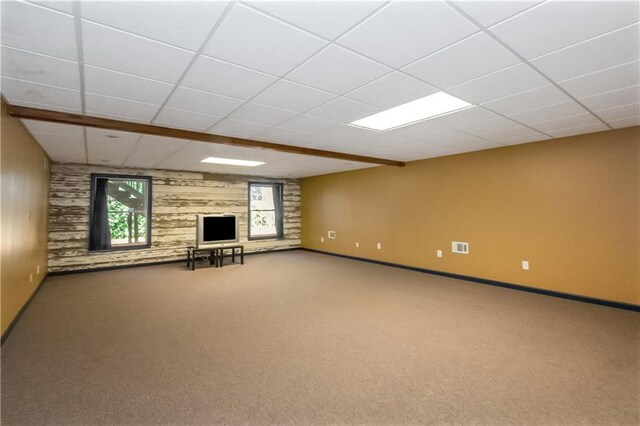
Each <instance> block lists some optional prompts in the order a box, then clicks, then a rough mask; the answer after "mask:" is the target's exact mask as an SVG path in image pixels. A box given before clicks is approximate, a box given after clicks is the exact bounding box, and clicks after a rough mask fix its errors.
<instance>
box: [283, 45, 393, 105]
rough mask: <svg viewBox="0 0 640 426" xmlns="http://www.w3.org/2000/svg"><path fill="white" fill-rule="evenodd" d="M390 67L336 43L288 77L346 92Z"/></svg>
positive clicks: (318, 86) (317, 86)
mask: <svg viewBox="0 0 640 426" xmlns="http://www.w3.org/2000/svg"><path fill="white" fill-rule="evenodd" d="M390 71H391V69H390V68H387V67H385V66H382V65H379V64H377V63H375V62H373V61H371V60H369V59H367V58H364V57H362V56H359V55H356V54H354V53H351V52H349V51H347V50H345V49H343V48H341V47H338V46H334V45H332V46H329V47H328V48H327V49H325V50H323V51H322V52H321V53H319V54H318V55H316V56H315V57H313V58H312V59H311V60H309V61H308V62H306V63H305V64H303V65H302V66H301V67H300V68H298V69H296V70H294V71H293V72H292V73H291V74H289V75H288V76H287V78H288V79H289V80H293V81H297V82H298V83H302V84H306V85H308V86H312V87H315V88H318V89H321V90H326V91H329V92H333V93H337V94H342V93H345V92H348V91H350V90H353V89H355V88H357V87H360V86H362V85H364V84H367V83H368V82H370V81H372V80H374V79H376V78H378V77H381V76H382V75H384V74H386V73H388V72H390Z"/></svg>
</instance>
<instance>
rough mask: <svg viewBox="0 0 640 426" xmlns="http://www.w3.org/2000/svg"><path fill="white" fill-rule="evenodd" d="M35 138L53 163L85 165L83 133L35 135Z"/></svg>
mask: <svg viewBox="0 0 640 426" xmlns="http://www.w3.org/2000/svg"><path fill="white" fill-rule="evenodd" d="M33 137H34V138H35V139H36V140H37V141H38V143H39V144H40V146H42V148H43V149H44V150H45V151H46V152H47V155H49V157H51V159H52V160H53V161H56V162H60V163H85V162H86V155H85V146H84V136H83V135H82V131H81V132H80V135H65V136H62V135H52V134H47V133H33Z"/></svg>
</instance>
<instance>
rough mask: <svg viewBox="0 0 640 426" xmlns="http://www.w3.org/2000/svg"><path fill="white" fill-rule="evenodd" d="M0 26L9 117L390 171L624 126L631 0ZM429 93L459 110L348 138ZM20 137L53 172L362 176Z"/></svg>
mask: <svg viewBox="0 0 640 426" xmlns="http://www.w3.org/2000/svg"><path fill="white" fill-rule="evenodd" d="M1 29H2V39H1V43H2V66H1V74H2V86H1V90H2V95H3V96H4V97H5V98H6V99H7V100H8V102H10V103H11V104H15V105H21V106H28V107H35V108H43V109H50V110H56V111H63V112H72V113H81V114H86V115H93V116H98V117H106V118H113V119H119V120H125V121H133V122H140V123H151V124H157V125H162V126H166V127H175V128H182V129H188V130H195V131H201V132H207V133H212V134H220V135H226V136H236V137H241V138H250V139H255V140H261V141H270V142H277V143H283V144H289V145H296V146H301V147H313V148H318V149H324V150H332V151H339V152H345V153H351V154H359V155H366V156H371V157H380V158H389V159H394V160H402V161H411V160H418V159H424V158H431V157H438V156H444V155H451V154H457V153H463V152H470V151H477V150H482V149H489V148H495V147H500V146H507V145H514V144H521V143H527V142H534V141H540V140H546V139H552V138H559V137H564V136H571V135H577V134H583V133H591V132H597V131H603V130H608V129H616V128H622V127H629V126H635V125H639V124H640V86H639V85H640V70H639V64H640V62H639V59H640V43H639V40H640V24H639V3H638V2H637V1H571V2H566V1H546V2H540V1H451V2H442V1H394V2H380V1H327V2H321V1H315V2H312V1H306V2H305V1H255V2H253V1H249V2H217V1H207V2H204V1H199V2H182V1H159V2H155V1H144V2H136V1H127V2H115V1H110V2H106V1H105V2H96V1H80V2H64V1H57V2H45V1H38V2H36V1H33V2H27V1H16V0H13V1H3V2H2V28H1ZM438 91H445V92H447V93H449V94H451V95H454V96H456V97H458V98H460V99H463V100H465V101H467V102H470V103H472V104H473V105H474V106H473V107H472V108H469V109H466V110H463V111H460V112H456V113H452V114H448V115H445V116H441V117H438V118H435V119H431V120H428V121H424V122H421V123H418V124H414V125H409V126H406V127H402V128H400V129H396V130H392V131H387V132H382V133H378V132H372V131H368V130H364V129H360V128H355V127H353V126H350V125H349V123H350V122H352V121H354V120H357V119H360V118H363V117H366V116H368V115H371V114H374V113H377V112H380V111H382V110H384V109H387V108H390V107H393V106H397V105H399V104H402V103H405V102H408V101H411V100H414V99H417V98H420V97H424V96H427V95H429V94H432V93H435V92H438ZM24 123H25V125H26V126H27V128H28V129H29V130H30V131H31V132H32V134H33V135H34V137H35V138H36V139H37V140H38V142H39V143H40V144H41V145H42V146H43V147H44V149H45V150H46V151H47V152H48V153H49V155H50V156H51V158H52V159H53V160H54V161H60V162H75V163H90V164H108V165H113V166H127V167H148V168H163V169H177V170H193V171H203V172H222V173H241V174H252V175H256V174H258V175H264V176H282V177H302V176H311V175H317V174H323V173H330V172H336V171H343V170H352V169H357V168H363V167H371V166H372V165H371V164H364V163H355V162H348V161H344V160H332V159H326V158H317V157H309V156H303V155H294V154H286V153H280V152H273V151H265V150H257V149H248V148H239V147H231V146H222V145H214V144H208V143H202V142H193V141H187V140H178V139H171V138H162V137H157V136H148V135H140V134H131V133H123V132H115V131H105V130H98V129H91V128H82V127H75V126H70V125H61V124H53V123H46V122H35V121H29V120H24ZM205 157H226V158H236V159H244V160H254V161H263V162H265V163H266V164H265V165H263V166H258V167H251V168H244V167H239V166H224V165H214V164H204V163H200V160H202V159H204V158H205Z"/></svg>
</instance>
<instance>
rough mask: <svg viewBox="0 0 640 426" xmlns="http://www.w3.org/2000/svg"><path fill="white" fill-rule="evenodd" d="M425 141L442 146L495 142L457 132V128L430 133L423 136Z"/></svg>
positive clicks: (481, 144)
mask: <svg viewBox="0 0 640 426" xmlns="http://www.w3.org/2000/svg"><path fill="white" fill-rule="evenodd" d="M424 140H425V141H433V142H434V143H437V144H439V145H444V146H474V145H475V146H477V145H480V146H483V147H484V146H486V145H490V146H492V147H493V146H495V145H496V144H495V143H493V142H492V141H488V140H486V139H483V138H479V137H477V136H474V135H470V134H467V133H464V132H459V131H457V130H448V129H447V130H444V131H442V132H438V133H432V134H430V135H427V136H425V138H424Z"/></svg>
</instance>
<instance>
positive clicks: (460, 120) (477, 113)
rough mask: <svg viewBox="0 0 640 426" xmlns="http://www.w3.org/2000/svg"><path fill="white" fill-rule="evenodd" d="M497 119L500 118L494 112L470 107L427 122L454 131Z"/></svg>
mask: <svg viewBox="0 0 640 426" xmlns="http://www.w3.org/2000/svg"><path fill="white" fill-rule="evenodd" d="M497 118H500V116H499V115H498V114H496V113H495V112H491V111H489V110H487V109H485V108H481V107H471V108H467V109H463V110H462V111H458V112H452V113H451V114H445V115H442V116H440V117H435V118H432V119H431V120H429V121H430V122H431V123H432V124H435V125H438V126H444V127H449V128H452V129H455V128H457V127H460V126H465V125H469V124H472V123H479V122H481V121H488V120H495V119H497Z"/></svg>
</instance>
